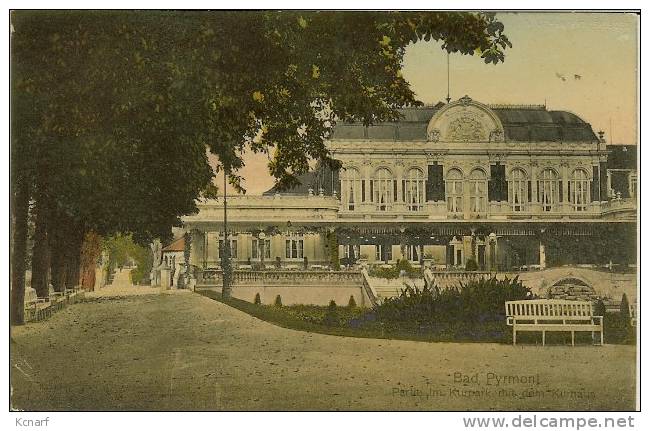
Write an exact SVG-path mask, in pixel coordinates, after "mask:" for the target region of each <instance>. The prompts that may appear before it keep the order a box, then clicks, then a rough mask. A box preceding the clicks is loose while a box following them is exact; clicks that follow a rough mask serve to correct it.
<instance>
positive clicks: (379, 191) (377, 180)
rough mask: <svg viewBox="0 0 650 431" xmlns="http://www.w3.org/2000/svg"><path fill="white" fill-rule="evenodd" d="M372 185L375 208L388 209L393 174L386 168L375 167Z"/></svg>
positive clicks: (391, 196)
mask: <svg viewBox="0 0 650 431" xmlns="http://www.w3.org/2000/svg"><path fill="white" fill-rule="evenodd" d="M372 186H373V192H372V201H373V202H374V204H375V208H376V209H377V210H378V211H389V210H390V208H391V204H392V202H393V175H392V174H391V173H390V171H389V170H388V169H386V168H380V169H377V172H375V177H374V178H373V180H372Z"/></svg>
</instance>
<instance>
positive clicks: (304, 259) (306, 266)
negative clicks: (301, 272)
mask: <svg viewBox="0 0 650 431" xmlns="http://www.w3.org/2000/svg"><path fill="white" fill-rule="evenodd" d="M302 266H303V269H308V268H309V259H307V256H305V257H303V258H302Z"/></svg>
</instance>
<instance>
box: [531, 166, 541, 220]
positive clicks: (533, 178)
mask: <svg viewBox="0 0 650 431" xmlns="http://www.w3.org/2000/svg"><path fill="white" fill-rule="evenodd" d="M530 182H531V185H530V189H531V192H532V193H531V194H532V199H531V201H532V202H531V207H532V208H534V210H533V212H537V208H538V207H539V205H538V202H539V198H538V196H537V193H538V190H537V163H531V165H530Z"/></svg>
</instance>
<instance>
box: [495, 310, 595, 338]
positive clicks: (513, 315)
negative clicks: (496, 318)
mask: <svg viewBox="0 0 650 431" xmlns="http://www.w3.org/2000/svg"><path fill="white" fill-rule="evenodd" d="M506 316H507V317H506V323H507V325H508V326H512V344H517V332H521V331H526V332H541V333H542V345H545V344H546V332H571V345H572V346H575V333H576V332H591V339H592V341H595V339H594V337H595V333H596V332H600V345H601V346H602V345H603V317H602V316H594V310H593V305H592V303H591V302H588V301H567V300H564V299H531V300H523V301H507V302H506Z"/></svg>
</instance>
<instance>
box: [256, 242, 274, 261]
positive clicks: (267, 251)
mask: <svg viewBox="0 0 650 431" xmlns="http://www.w3.org/2000/svg"><path fill="white" fill-rule="evenodd" d="M262 249H263V250H262ZM262 254H264V259H270V258H271V240H270V239H253V240H252V244H251V259H259V258H260V257H261V256H262Z"/></svg>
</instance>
